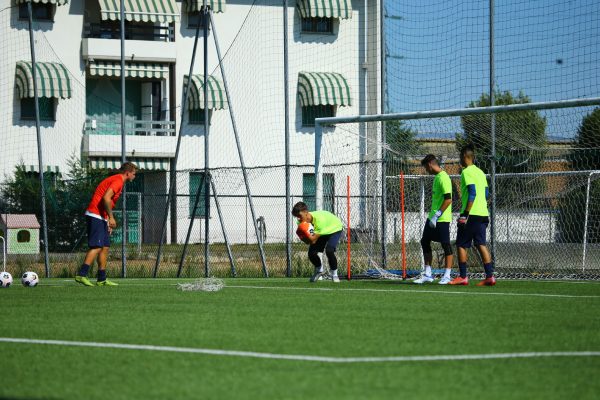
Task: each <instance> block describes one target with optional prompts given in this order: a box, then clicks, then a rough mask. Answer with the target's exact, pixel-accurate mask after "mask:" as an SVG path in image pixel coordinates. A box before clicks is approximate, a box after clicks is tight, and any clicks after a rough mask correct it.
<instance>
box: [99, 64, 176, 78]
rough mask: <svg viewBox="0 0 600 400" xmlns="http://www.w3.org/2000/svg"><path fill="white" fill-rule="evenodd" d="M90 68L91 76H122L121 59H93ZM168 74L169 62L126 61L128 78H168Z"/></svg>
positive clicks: (126, 75)
mask: <svg viewBox="0 0 600 400" xmlns="http://www.w3.org/2000/svg"><path fill="white" fill-rule="evenodd" d="M88 69H89V71H90V75H91V76H121V62H120V61H102V60H99V61H91V62H90V63H89V66H88ZM168 75H169V65H168V64H162V63H145V62H126V63H125V77H127V78H158V79H167V77H168Z"/></svg>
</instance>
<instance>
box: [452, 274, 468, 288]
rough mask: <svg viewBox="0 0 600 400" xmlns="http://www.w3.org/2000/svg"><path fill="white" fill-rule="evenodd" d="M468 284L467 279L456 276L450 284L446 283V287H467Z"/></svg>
mask: <svg viewBox="0 0 600 400" xmlns="http://www.w3.org/2000/svg"><path fill="white" fill-rule="evenodd" d="M468 284H469V278H461V277H460V276H457V277H456V278H454V279H452V280H451V281H450V282H448V285H463V286H467V285H468Z"/></svg>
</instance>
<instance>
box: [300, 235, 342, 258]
mask: <svg viewBox="0 0 600 400" xmlns="http://www.w3.org/2000/svg"><path fill="white" fill-rule="evenodd" d="M341 237H342V231H338V232H335V233H332V234H331V235H321V236H319V238H318V239H317V241H316V242H315V244H311V245H310V246H309V248H308V251H309V252H310V251H313V252H315V251H316V252H317V253H322V252H323V251H324V250H325V247H328V248H330V249H331V250H333V251H335V250H336V249H337V245H338V243H339V241H340V238H341Z"/></svg>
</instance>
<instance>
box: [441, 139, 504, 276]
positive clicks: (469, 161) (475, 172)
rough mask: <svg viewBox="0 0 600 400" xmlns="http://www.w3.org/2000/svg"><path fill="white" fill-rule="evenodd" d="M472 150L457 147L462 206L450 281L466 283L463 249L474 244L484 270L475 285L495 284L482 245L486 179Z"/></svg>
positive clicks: (484, 246)
mask: <svg viewBox="0 0 600 400" xmlns="http://www.w3.org/2000/svg"><path fill="white" fill-rule="evenodd" d="M474 159H475V151H474V150H473V146H471V145H466V146H464V147H463V148H462V149H461V150H460V164H461V166H462V167H463V170H462V172H461V174H460V193H461V199H462V207H461V211H460V217H459V218H458V221H457V222H458V231H457V234H456V250H457V253H458V269H459V271H460V276H458V277H457V278H455V279H453V280H452V282H450V284H451V285H468V284H469V278H468V277H467V249H469V248H470V247H471V244H474V245H475V247H476V248H477V250H478V251H479V254H480V255H481V260H482V261H483V268H484V270H485V279H484V280H482V281H481V282H479V283H478V284H477V286H493V285H495V284H496V278H495V277H494V264H493V263H492V257H491V256H490V252H489V251H488V248H487V246H486V230H487V226H488V224H489V222H490V220H489V212H488V206H487V200H488V198H489V190H488V184H487V179H486V177H485V174H484V173H483V171H482V170H481V169H479V168H478V167H477V166H475V165H474V164H473V161H474Z"/></svg>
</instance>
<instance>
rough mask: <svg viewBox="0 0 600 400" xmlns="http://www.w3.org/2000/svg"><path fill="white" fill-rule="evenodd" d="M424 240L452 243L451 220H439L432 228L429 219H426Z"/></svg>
mask: <svg viewBox="0 0 600 400" xmlns="http://www.w3.org/2000/svg"><path fill="white" fill-rule="evenodd" d="M422 240H425V241H428V242H439V243H448V244H450V222H438V223H437V224H436V226H435V228H432V227H430V226H429V220H427V221H425V228H423V238H422Z"/></svg>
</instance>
